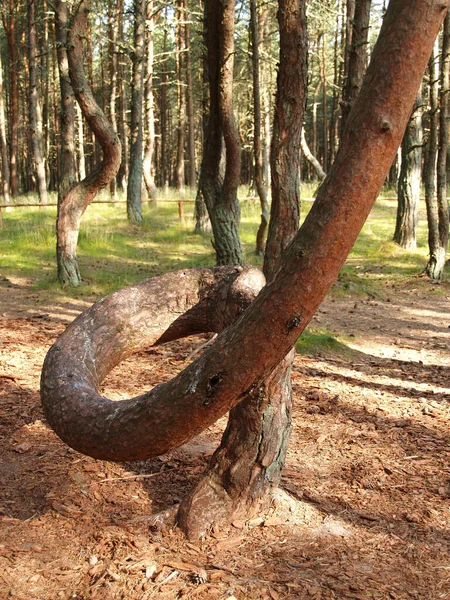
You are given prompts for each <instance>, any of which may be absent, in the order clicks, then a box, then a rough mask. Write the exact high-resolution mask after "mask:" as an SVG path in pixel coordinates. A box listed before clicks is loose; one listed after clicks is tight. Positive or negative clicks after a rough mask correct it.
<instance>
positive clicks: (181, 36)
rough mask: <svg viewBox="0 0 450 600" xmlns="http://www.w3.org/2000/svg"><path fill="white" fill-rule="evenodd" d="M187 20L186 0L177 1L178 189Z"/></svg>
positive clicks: (183, 135) (181, 167)
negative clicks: (185, 24)
mask: <svg viewBox="0 0 450 600" xmlns="http://www.w3.org/2000/svg"><path fill="white" fill-rule="evenodd" d="M186 20H187V15H186V4H185V1H184V0H177V3H176V27H175V32H176V35H175V45H176V65H177V99H178V130H177V158H176V163H175V185H176V187H177V190H178V191H183V189H184V146H185V141H186V46H185V42H186V36H185V26H184V23H185V21H186Z"/></svg>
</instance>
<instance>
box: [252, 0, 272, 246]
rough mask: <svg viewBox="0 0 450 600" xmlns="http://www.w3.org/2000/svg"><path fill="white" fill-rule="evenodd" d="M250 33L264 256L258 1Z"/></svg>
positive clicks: (258, 237)
mask: <svg viewBox="0 0 450 600" xmlns="http://www.w3.org/2000/svg"><path fill="white" fill-rule="evenodd" d="M250 32H251V40H252V75H253V154H254V160H255V184H256V189H257V190H258V196H259V201H260V203H261V223H260V225H259V228H258V233H257V234H256V254H258V255H259V256H263V255H264V250H265V247H266V235H267V228H268V225H269V203H268V201H267V189H266V186H265V185H264V178H263V158H262V145H261V86H260V83H259V81H260V77H259V23H258V11H257V7H256V0H250Z"/></svg>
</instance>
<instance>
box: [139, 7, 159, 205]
mask: <svg viewBox="0 0 450 600" xmlns="http://www.w3.org/2000/svg"><path fill="white" fill-rule="evenodd" d="M153 9H154V5H153V2H152V1H151V0H148V1H147V18H146V28H145V35H146V52H147V56H146V66H147V71H146V77H145V90H144V93H145V122H146V125H147V134H146V136H145V149H144V160H143V163H142V169H143V176H144V183H145V188H146V190H147V195H148V197H149V198H156V186H155V179H154V176H153V153H154V148H155V106H154V101H155V100H154V94H153V61H154V42H153V32H154V29H155V16H154V14H153Z"/></svg>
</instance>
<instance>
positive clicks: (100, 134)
mask: <svg viewBox="0 0 450 600" xmlns="http://www.w3.org/2000/svg"><path fill="white" fill-rule="evenodd" d="M88 12H89V0H81V2H80V3H79V4H78V5H77V6H76V7H75V8H74V14H73V18H72V23H71V27H70V28H69V31H68V40H67V57H68V62H69V75H70V80H71V83H72V89H73V90H74V93H75V97H76V99H77V102H78V104H79V105H80V108H81V110H82V112H83V115H84V117H85V118H86V120H87V122H88V125H89V127H90V128H91V130H92V131H93V132H94V135H95V137H96V139H97V140H98V141H99V143H100V145H101V147H102V149H103V160H102V162H101V164H100V165H99V167H98V168H97V169H95V170H93V171H91V172H90V173H89V174H88V175H87V176H86V178H85V179H83V180H82V181H81V182H80V183H79V184H77V185H74V186H72V187H71V188H70V189H69V190H68V192H67V193H66V195H65V196H64V198H63V199H62V200H61V202H60V204H59V213H58V222H57V248H56V251H57V264H58V277H59V280H60V281H61V283H63V284H69V285H79V284H80V283H81V276H80V272H79V269H78V260H77V243H78V231H79V227H80V220H81V217H82V215H83V213H84V211H85V210H86V208H87V207H88V206H89V204H90V203H91V202H92V200H93V199H94V198H95V196H96V195H97V193H98V192H99V191H100V190H101V189H103V188H105V187H106V186H107V185H108V184H109V182H110V181H111V178H112V177H114V176H115V175H116V173H117V170H118V168H119V165H120V157H121V147H120V141H119V138H118V137H117V134H116V133H115V132H114V130H113V128H112V125H111V123H110V122H109V121H108V119H107V118H106V116H105V114H104V113H103V111H102V110H101V108H100V107H99V106H98V104H97V102H96V101H95V99H94V96H93V94H92V90H91V88H90V87H89V84H88V81H87V79H86V77H85V75H84V72H83V39H84V37H85V33H86V27H87V20H88Z"/></svg>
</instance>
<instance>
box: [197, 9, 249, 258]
mask: <svg viewBox="0 0 450 600" xmlns="http://www.w3.org/2000/svg"><path fill="white" fill-rule="evenodd" d="M234 7H235V0H227V1H226V2H223V3H222V2H221V1H220V0H206V1H205V16H206V25H207V29H206V36H205V37H206V46H207V53H208V75H209V119H208V127H207V129H208V132H207V137H206V140H205V144H204V148H203V160H202V170H201V174H200V183H199V185H200V187H201V191H202V195H203V198H204V200H205V204H206V207H207V209H208V214H209V218H210V220H211V225H212V231H213V237H214V241H213V246H214V249H215V251H216V263H217V264H218V265H240V264H242V248H241V242H240V239H239V220H240V206H239V201H238V199H237V189H238V185H239V178H240V167H241V157H240V142H239V135H238V132H237V129H236V125H235V122H234V115H233V103H232V97H233V66H234V39H233V33H234ZM222 139H223V141H224V143H225V157H226V160H225V173H224V174H223V173H222V165H221V159H222V151H223V148H222Z"/></svg>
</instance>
